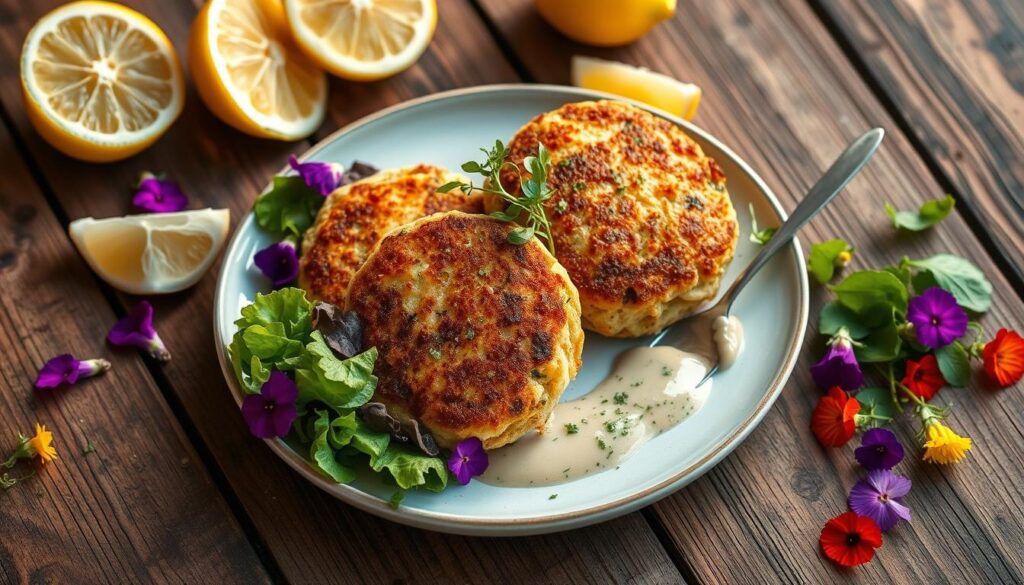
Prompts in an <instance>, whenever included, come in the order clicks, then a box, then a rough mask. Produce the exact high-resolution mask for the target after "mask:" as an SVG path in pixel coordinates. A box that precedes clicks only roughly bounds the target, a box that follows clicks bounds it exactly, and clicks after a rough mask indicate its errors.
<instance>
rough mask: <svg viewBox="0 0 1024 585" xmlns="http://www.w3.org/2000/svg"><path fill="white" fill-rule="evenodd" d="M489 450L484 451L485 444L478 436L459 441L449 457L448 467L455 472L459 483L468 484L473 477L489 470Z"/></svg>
mask: <svg viewBox="0 0 1024 585" xmlns="http://www.w3.org/2000/svg"><path fill="white" fill-rule="evenodd" d="M488 463H489V461H488V460H487V451H484V444H483V443H482V442H481V441H480V439H478V438H476V437H470V438H468V439H464V440H462V441H460V442H459V444H458V445H455V448H454V449H452V455H451V457H449V458H448V469H449V470H450V471H451V472H452V473H453V474H455V479H456V480H458V482H459V484H461V485H466V484H467V483H469V480H470V479H472V478H473V477H475V476H477V475H480V474H481V473H483V472H484V471H487V465H488Z"/></svg>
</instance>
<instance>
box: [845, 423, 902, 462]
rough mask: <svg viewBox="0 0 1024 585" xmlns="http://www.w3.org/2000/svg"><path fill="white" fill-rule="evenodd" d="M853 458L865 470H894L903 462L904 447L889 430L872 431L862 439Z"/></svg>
mask: <svg viewBox="0 0 1024 585" xmlns="http://www.w3.org/2000/svg"><path fill="white" fill-rule="evenodd" d="M853 456H854V457H856V458H857V462H858V463H860V464H861V466H862V467H864V469H869V470H872V471H874V470H876V469H892V468H893V467H895V466H896V464H897V463H899V462H900V461H903V445H900V442H899V441H897V440H896V435H894V434H893V433H892V431H890V430H889V429H871V430H870V431H867V432H866V433H864V436H863V437H861V440H860V447H857V449H856V450H855V451H854V452H853Z"/></svg>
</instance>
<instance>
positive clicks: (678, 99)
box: [572, 55, 701, 120]
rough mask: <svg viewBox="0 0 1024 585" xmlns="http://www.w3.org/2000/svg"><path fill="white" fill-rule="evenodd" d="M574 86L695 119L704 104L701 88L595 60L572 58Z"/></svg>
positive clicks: (643, 70) (622, 64)
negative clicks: (700, 106) (702, 103)
mask: <svg viewBox="0 0 1024 585" xmlns="http://www.w3.org/2000/svg"><path fill="white" fill-rule="evenodd" d="M572 83H573V85H576V86H578V87H583V88H586V89H594V90H597V91H604V92H608V93H613V94H615V95H621V96H623V97H627V98H630V99H634V100H636V101H638V102H643V103H645V104H648V105H651V106H654V107H656V108H661V109H662V110H665V111H666V112H669V113H671V114H675V115H677V116H679V117H680V118H683V119H685V120H692V119H693V117H694V116H695V115H696V114H697V106H699V105H700V95H701V91H700V88H699V87H697V86H696V85H694V84H692V83H683V82H681V81H678V80H676V79H672V78H671V77H669V76H667V75H662V74H660V73H654V72H653V71H650V70H648V69H644V68H643V67H633V66H632V65H626V64H625V63H618V62H616V61H605V60H603V59H594V58H592V57H580V56H578V55H577V56H575V57H573V58H572Z"/></svg>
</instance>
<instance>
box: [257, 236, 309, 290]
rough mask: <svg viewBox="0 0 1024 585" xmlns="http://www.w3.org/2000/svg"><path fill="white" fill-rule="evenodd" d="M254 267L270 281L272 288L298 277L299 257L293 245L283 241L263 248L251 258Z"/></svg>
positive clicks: (288, 241) (290, 242)
mask: <svg viewBox="0 0 1024 585" xmlns="http://www.w3.org/2000/svg"><path fill="white" fill-rule="evenodd" d="M252 260H253V262H254V263H255V264H256V267H257V268H259V269H260V272H262V273H263V275H264V276H266V277H267V278H269V279H270V282H271V283H273V285H274V288H281V287H282V286H284V285H286V284H288V283H290V282H292V281H294V280H295V277H296V276H298V275H299V256H298V254H297V253H296V251H295V243H294V242H292V241H291V240H284V241H282V242H278V243H276V244H271V245H269V246H267V247H266V248H263V249H262V250H260V251H259V252H256V255H255V256H253V258H252Z"/></svg>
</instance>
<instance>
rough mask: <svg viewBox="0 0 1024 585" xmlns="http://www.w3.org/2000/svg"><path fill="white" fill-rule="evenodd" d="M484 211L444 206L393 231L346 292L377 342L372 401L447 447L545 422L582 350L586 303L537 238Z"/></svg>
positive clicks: (500, 437) (487, 442) (370, 340)
mask: <svg viewBox="0 0 1024 585" xmlns="http://www.w3.org/2000/svg"><path fill="white" fill-rule="evenodd" d="M513 227H514V226H512V225H511V224H508V223H503V222H499V221H497V220H494V219H491V218H489V217H487V216H485V215H469V214H465V213H461V212H458V211H451V212H448V213H443V214H436V215H432V216H429V217H425V218H423V219H420V220H417V221H415V222H413V223H411V224H408V225H406V226H402V227H400V228H398V229H396V230H394V231H392V232H391V233H390V234H388V235H387V236H385V237H384V239H383V240H381V241H380V243H379V244H378V245H377V247H376V248H375V249H374V250H373V252H371V253H370V257H369V258H367V260H366V263H365V264H363V267H362V268H360V269H359V272H357V273H356V275H355V277H354V278H353V279H352V284H351V285H350V286H349V290H348V304H347V306H348V308H349V309H351V310H353V311H355V312H356V313H357V314H358V315H359V316H360V317H361V318H362V321H363V331H364V336H365V337H364V343H365V345H366V346H367V347H369V346H376V348H377V351H378V352H379V356H378V358H377V365H376V368H375V370H374V373H375V374H377V376H378V377H379V378H380V381H379V383H378V384H377V390H376V393H375V394H374V398H373V399H374V400H376V401H380V402H383V403H385V404H386V405H388V408H389V409H394V410H395V412H396V413H397V414H399V415H403V416H407V417H412V418H415V419H417V420H419V421H420V422H421V423H422V424H424V425H425V426H426V427H427V428H429V429H430V431H431V432H432V433H433V435H434V437H435V438H436V439H437V442H438V444H439V445H441V446H443V447H452V446H453V445H455V444H456V443H457V442H459V441H460V440H462V439H465V438H468V437H478V438H479V439H480V440H481V441H483V444H484V447H485V448H487V449H494V448H497V447H500V446H502V445H505V444H507V443H511V442H512V441H515V440H516V439H518V438H519V437H521V436H522V435H523V434H525V433H526V432H527V431H529V430H530V429H542V428H543V426H544V423H545V422H546V421H547V419H548V415H550V414H551V409H552V408H554V406H555V404H557V403H558V399H559V398H560V397H561V395H562V391H563V390H565V387H566V386H567V385H568V384H569V381H570V380H572V379H573V377H574V376H575V375H576V372H577V371H578V370H579V367H580V363H581V355H582V352H583V329H582V328H581V326H580V301H579V296H578V295H577V292H576V287H575V286H573V284H572V281H570V280H569V275H568V274H566V272H565V269H564V268H562V266H561V265H560V264H559V263H558V261H557V260H555V259H554V257H553V256H551V254H550V253H549V252H548V251H547V249H546V248H545V247H544V246H543V245H542V244H541V243H540V242H539V241H537V239H536V238H534V239H531V240H530V241H529V242H527V243H526V244H524V245H521V246H517V245H514V244H510V243H509V242H508V240H507V236H508V233H509V231H510V230H511V229H513Z"/></svg>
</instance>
